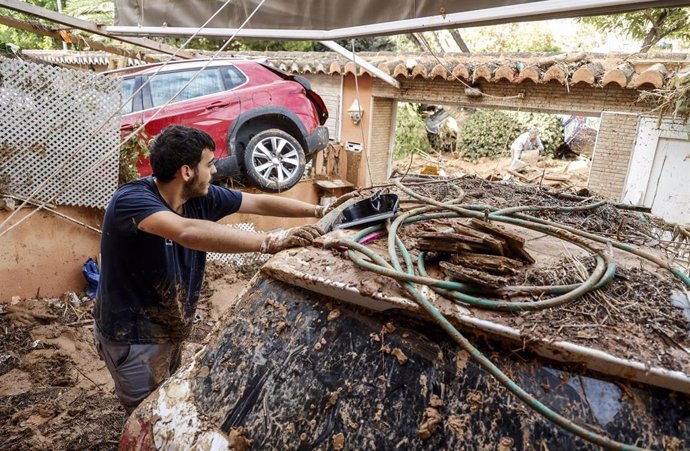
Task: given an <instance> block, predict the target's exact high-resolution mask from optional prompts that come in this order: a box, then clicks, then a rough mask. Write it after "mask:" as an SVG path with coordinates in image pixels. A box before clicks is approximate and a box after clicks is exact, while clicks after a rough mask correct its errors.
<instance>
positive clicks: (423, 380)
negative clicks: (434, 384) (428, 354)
mask: <svg viewBox="0 0 690 451" xmlns="http://www.w3.org/2000/svg"><path fill="white" fill-rule="evenodd" d="M428 382H429V378H428V377H427V375H426V374H422V375H420V376H419V385H421V386H422V390H421V392H420V393H421V395H422V396H424V397H425V398H426V394H427V391H428V390H429V389H428V388H427V384H428Z"/></svg>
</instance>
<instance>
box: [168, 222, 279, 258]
mask: <svg viewBox="0 0 690 451" xmlns="http://www.w3.org/2000/svg"><path fill="white" fill-rule="evenodd" d="M265 239H266V235H265V234H262V233H252V232H245V231H242V230H238V229H235V228H231V227H228V226H226V225H222V224H217V223H215V222H211V221H201V220H199V221H194V223H193V224H190V225H189V226H188V227H187V228H186V229H185V230H184V231H183V232H182V233H181V234H180V236H179V238H178V239H177V240H176V241H177V242H178V243H179V244H181V245H182V246H184V247H187V248H190V249H195V250H198V251H205V252H224V253H240V252H258V251H259V250H260V249H261V244H262V243H263V242H264V240H265Z"/></svg>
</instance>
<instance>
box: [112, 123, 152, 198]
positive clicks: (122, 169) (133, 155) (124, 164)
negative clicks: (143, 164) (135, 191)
mask: <svg viewBox="0 0 690 451" xmlns="http://www.w3.org/2000/svg"><path fill="white" fill-rule="evenodd" d="M148 156H149V135H148V133H146V130H145V129H143V128H142V129H141V130H140V131H139V132H138V133H137V134H136V135H134V136H132V137H131V138H129V139H128V140H127V141H124V142H122V143H121V144H120V165H119V172H118V184H119V185H122V184H124V183H127V182H131V181H132V180H136V179H137V178H139V172H137V160H139V158H142V157H148Z"/></svg>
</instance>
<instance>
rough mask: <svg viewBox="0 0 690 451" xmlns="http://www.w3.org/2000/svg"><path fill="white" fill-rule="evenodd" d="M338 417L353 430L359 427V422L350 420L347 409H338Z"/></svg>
mask: <svg viewBox="0 0 690 451" xmlns="http://www.w3.org/2000/svg"><path fill="white" fill-rule="evenodd" d="M340 419H341V420H343V423H344V424H345V425H346V426H347V427H349V428H350V429H354V430H357V429H359V424H357V423H355V422H354V421H352V419H351V418H350V414H349V413H348V411H347V409H342V410H341V411H340Z"/></svg>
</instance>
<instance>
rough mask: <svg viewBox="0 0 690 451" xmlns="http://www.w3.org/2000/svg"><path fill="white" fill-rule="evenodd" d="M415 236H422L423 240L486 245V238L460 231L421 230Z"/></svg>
mask: <svg viewBox="0 0 690 451" xmlns="http://www.w3.org/2000/svg"><path fill="white" fill-rule="evenodd" d="M414 237H415V238H420V239H422V240H426V241H429V240H437V241H441V242H445V243H450V242H458V241H459V242H461V243H467V244H469V245H470V246H472V245H476V246H483V245H484V240H483V239H482V238H476V237H473V236H469V235H462V234H460V233H451V232H420V233H418V234H416V235H414Z"/></svg>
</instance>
